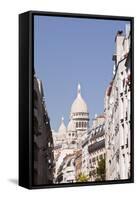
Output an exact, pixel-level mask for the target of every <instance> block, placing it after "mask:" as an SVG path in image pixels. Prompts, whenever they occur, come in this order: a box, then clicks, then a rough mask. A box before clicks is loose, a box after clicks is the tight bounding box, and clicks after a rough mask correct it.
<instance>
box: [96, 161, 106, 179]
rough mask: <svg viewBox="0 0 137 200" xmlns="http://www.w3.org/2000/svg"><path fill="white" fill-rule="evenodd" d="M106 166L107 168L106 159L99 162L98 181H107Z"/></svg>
mask: <svg viewBox="0 0 137 200" xmlns="http://www.w3.org/2000/svg"><path fill="white" fill-rule="evenodd" d="M105 169H106V166H105V158H102V157H101V159H100V160H98V167H97V170H96V173H97V180H101V181H103V180H105V178H106V170H105Z"/></svg>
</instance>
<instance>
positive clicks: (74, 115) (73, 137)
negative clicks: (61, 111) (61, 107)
mask: <svg viewBox="0 0 137 200" xmlns="http://www.w3.org/2000/svg"><path fill="white" fill-rule="evenodd" d="M88 128H89V113H88V108H87V104H86V102H85V101H84V99H83V98H82V96H81V86H80V84H78V87H77V96H76V99H75V100H74V102H73V103H72V106H71V112H70V120H69V123H68V126H67V128H66V126H65V124H64V118H63V117H62V119H61V124H60V127H59V129H58V132H56V133H55V132H53V135H54V144H55V146H56V144H59V143H60V142H61V144H62V145H63V144H64V143H65V144H67V145H68V146H69V147H70V148H74V146H75V147H76V146H77V147H78V146H79V145H80V141H81V137H82V136H83V134H84V132H86V131H87V129H88ZM76 144H77V145H76ZM65 146H66V145H65Z"/></svg>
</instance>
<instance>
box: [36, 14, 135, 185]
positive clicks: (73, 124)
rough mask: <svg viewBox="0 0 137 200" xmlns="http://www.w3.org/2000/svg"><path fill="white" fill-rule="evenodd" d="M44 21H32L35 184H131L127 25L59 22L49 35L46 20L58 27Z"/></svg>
mask: <svg viewBox="0 0 137 200" xmlns="http://www.w3.org/2000/svg"><path fill="white" fill-rule="evenodd" d="M38 18H39V19H38ZM44 18H46V17H44V16H43V18H42V17H37V19H35V37H34V39H35V46H34V48H35V57H36V60H35V62H34V63H35V73H34V92H33V93H34V131H33V136H34V145H33V150H34V155H33V157H34V172H33V183H34V185H44V184H60V183H76V182H94V181H106V180H124V179H129V178H130V175H131V166H130V163H131V157H130V156H131V147H130V144H131V142H130V140H131V127H130V123H131V109H130V108H131V84H130V83H131V75H130V74H131V26H130V22H128V21H125V22H120V21H119V22H116V21H114V22H112V21H111V20H110V21H109V20H106V21H105V22H104V21H103V20H102V21H103V22H102V21H101V20H94V19H93V21H94V22H93V23H90V22H89V20H88V19H84V20H85V21H84V20H83V21H82V20H81V21H82V22H81V24H82V25H81V24H80V20H79V21H76V22H74V24H72V27H71V23H70V21H69V20H68V19H64V21H63V20H62V21H61V22H60V19H56V20H57V21H59V23H58V27H55V28H56V29H55V30H54V26H53V27H52V25H50V26H49V27H48V28H49V29H50V31H51V34H50V32H49V33H48V32H46V31H47V29H46V23H45V25H44V20H47V23H48V20H49V21H50V22H51V24H52V23H53V25H54V23H55V22H54V20H53V19H50V17H49V19H44ZM65 20H66V21H65ZM67 20H68V21H67ZM65 22H66V23H65ZM102 23H104V29H106V30H104V29H103V28H102V25H101V24H102ZM111 23H113V25H112V27H111V25H110V24H111ZM65 27H66V29H65ZM84 28H85V29H86V28H87V29H86V30H87V32H86V31H84ZM119 28H120V29H119ZM95 29H96V30H97V31H98V32H97V33H94V31H95ZM43 30H44V31H43ZM77 30H78V32H79V34H77ZM88 31H89V33H88ZM41 32H42V33H41ZM43 32H44V33H43ZM92 32H93V35H92ZM45 33H47V36H46V34H45ZM75 33H76V35H75ZM112 33H113V35H112ZM67 34H68V35H67ZM71 34H72V35H71ZM66 35H67V36H66ZM70 35H71V40H70ZM46 37H47V38H48V39H47V40H46V39H43V38H46ZM63 37H64V38H65V39H64V38H63ZM67 38H68V41H67ZM91 38H92V39H91ZM50 39H51V40H50ZM90 39H91V41H90ZM46 41H47V43H46ZM61 41H62V42H61ZM64 41H67V44H66V43H65V42H64ZM92 41H93V42H92ZM56 42H57V43H56ZM80 42H81V43H82V45H84V42H85V43H87V44H88V46H87V49H86V46H85V47H83V49H81V48H80V44H79V43H80ZM52 44H53V45H54V46H52ZM96 44H97V45H96ZM105 44H106V45H105ZM66 45H67V46H68V48H66ZM69 45H70V46H69ZM84 48H85V49H84ZM40 49H41V51H40ZM63 49H64V51H63ZM90 49H91V51H92V52H91V51H90ZM103 49H104V50H103ZM65 51H66V52H65ZM38 52H39V53H38ZM47 52H48V53H49V52H50V54H48V53H47ZM107 52H108V53H107ZM47 54H48V55H47ZM80 55H81V56H80ZM48 60H49V61H48ZM64 63H65V64H66V66H65V64H64ZM69 70H70V71H69Z"/></svg>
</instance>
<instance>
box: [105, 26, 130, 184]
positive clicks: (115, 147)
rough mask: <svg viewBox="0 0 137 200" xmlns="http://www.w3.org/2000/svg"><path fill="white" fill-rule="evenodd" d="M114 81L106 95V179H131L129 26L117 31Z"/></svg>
mask: <svg viewBox="0 0 137 200" xmlns="http://www.w3.org/2000/svg"><path fill="white" fill-rule="evenodd" d="M115 43H116V53H115V54H114V55H113V60H114V70H113V79H112V81H111V82H110V85H109V86H108V88H107V90H106V94H105V117H106V123H105V132H106V136H105V144H106V179H107V180H117V179H128V178H130V153H131V152H130V138H131V135H130V134H131V133H130V122H131V121H130V120H131V112H130V100H131V97H130V96H131V93H130V78H131V76H130V68H131V64H130V26H129V25H127V26H126V33H123V32H122V31H118V33H117V35H116V38H115Z"/></svg>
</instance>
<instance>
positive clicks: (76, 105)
mask: <svg viewBox="0 0 137 200" xmlns="http://www.w3.org/2000/svg"><path fill="white" fill-rule="evenodd" d="M80 112H81V113H88V108H87V105H86V103H85V101H84V99H83V98H82V96H81V87H80V84H78V89H77V97H76V99H75V100H74V102H73V104H72V106H71V114H73V113H80Z"/></svg>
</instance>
